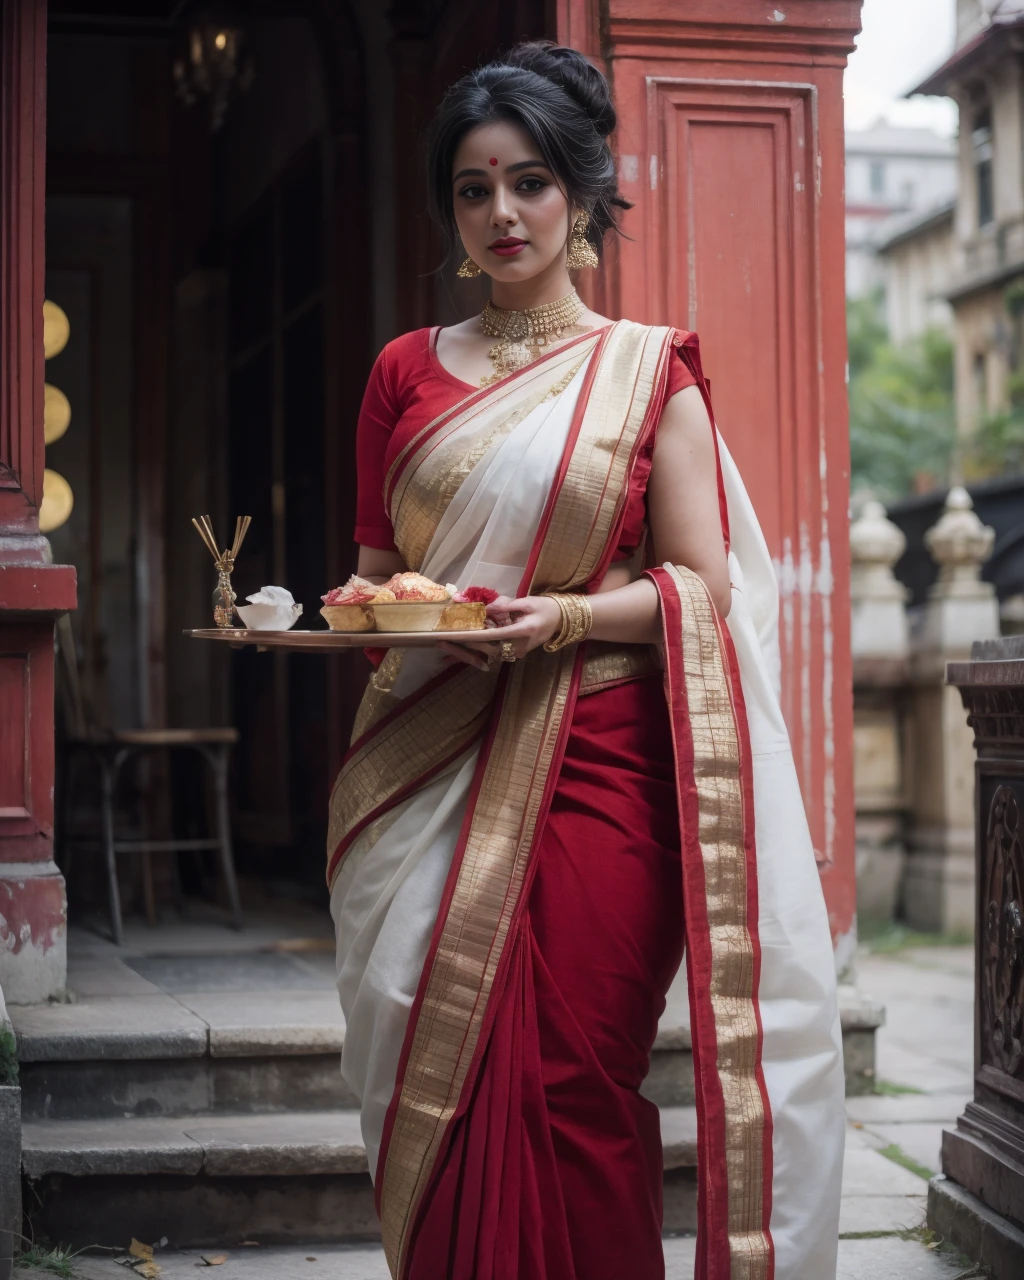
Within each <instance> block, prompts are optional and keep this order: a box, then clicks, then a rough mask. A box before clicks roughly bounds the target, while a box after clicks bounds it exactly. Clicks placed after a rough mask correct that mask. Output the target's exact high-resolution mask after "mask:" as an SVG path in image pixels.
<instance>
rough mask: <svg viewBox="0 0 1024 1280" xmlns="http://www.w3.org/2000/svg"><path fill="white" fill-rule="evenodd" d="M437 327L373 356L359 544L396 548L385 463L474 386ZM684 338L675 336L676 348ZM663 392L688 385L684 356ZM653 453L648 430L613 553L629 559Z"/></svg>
mask: <svg viewBox="0 0 1024 1280" xmlns="http://www.w3.org/2000/svg"><path fill="white" fill-rule="evenodd" d="M437 334H438V328H433V329H414V330H413V331H412V332H411V333H404V334H402V336H401V337H400V338H395V340H394V341H393V342H389V343H388V345H387V346H386V347H385V348H384V350H383V351H382V352H381V353H380V355H379V356H378V357H377V360H376V363H375V364H374V366H373V369H372V371H371V373H370V379H369V381H368V382H367V384H366V394H365V395H364V396H363V406H362V409H361V410H360V413H359V423H358V426H357V428H356V472H357V481H358V484H357V500H356V529H355V540H356V542H358V543H359V544H360V545H361V546H364V547H375V548H377V550H379V551H397V550H398V548H397V547H396V546H395V534H394V530H393V529H392V527H391V520H390V517H389V516H388V513H387V508H386V507H385V505H384V477H385V476H386V475H387V472H388V468H389V467H390V466H391V463H392V462H393V461H394V459H395V458H396V457H397V455H398V453H399V452H400V451H401V450H402V449H403V448H404V447H405V445H406V444H407V443H408V441H409V440H410V439H411V438H412V437H413V436H414V435H415V434H416V432H417V431H419V430H421V428H423V427H425V426H426V424H427V423H428V422H432V421H433V419H434V418H436V417H437V416H438V415H439V414H442V413H444V412H445V410H446V409H450V408H452V407H453V406H454V405H455V404H457V403H458V402H459V401H460V400H461V399H462V398H463V397H464V396H466V395H467V394H468V393H469V392H470V391H476V390H477V388H476V387H473V386H471V385H470V384H469V383H468V382H462V381H461V380H460V379H459V378H456V377H455V376H454V374H451V373H449V372H448V370H447V369H446V368H445V367H444V365H442V364H441V362H440V360H438V358H437ZM681 342H682V339H681V337H679V336H677V337H676V339H675V347H676V351H677V354H681V353H680V352H679V347H680V344H681ZM668 376H669V384H668V395H669V396H672V395H675V393H676V392H677V391H682V390H683V388H684V387H690V386H693V385H694V377H693V375H692V374H691V373H690V370H689V369H688V368H687V366H686V365H685V363H684V362H683V360H682V359H678V360H673V361H672V363H671V364H670V366H669V375H668ZM653 453H654V434H653V433H652V434H651V438H650V439H649V440H648V441H647V443H646V444H645V445H644V448H643V450H642V452H641V454H640V456H639V458H638V459H637V462H636V465H635V466H634V468H633V477H632V481H631V483H630V490H629V496H628V498H627V501H626V515H625V520H624V522H623V526H622V534H621V536H620V538H619V545H618V547H617V548H616V551H615V555H614V557H613V559H615V560H628V559H629V558H630V557H631V556H632V555H633V553H634V552H635V551H636V549H637V547H638V546H639V545H640V539H641V537H642V534H643V527H644V521H645V519H646V514H647V508H646V497H645V495H646V491H647V477H648V476H649V474H650V471H651V459H652V456H653Z"/></svg>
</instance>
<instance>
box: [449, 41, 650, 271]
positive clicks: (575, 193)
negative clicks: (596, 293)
mask: <svg viewBox="0 0 1024 1280" xmlns="http://www.w3.org/2000/svg"><path fill="white" fill-rule="evenodd" d="M498 121H508V122H509V123H511V124H518V125H521V126H522V127H523V128H524V129H525V130H526V131H527V133H529V134H530V135H531V137H532V138H533V139H534V140H535V141H536V143H537V145H538V146H539V147H540V150H541V154H542V156H543V158H544V161H545V163H546V164H547V165H548V166H549V167H550V169H551V172H552V173H553V174H554V175H555V178H556V179H557V180H558V182H559V184H560V185H561V186H562V188H563V189H564V191H565V194H566V196H567V197H568V200H569V203H570V204H571V205H572V206H573V207H575V208H577V209H582V210H585V211H586V213H587V214H588V215H589V217H590V222H589V225H588V227H587V231H586V236H587V239H588V240H589V241H590V243H591V245H593V247H594V249H595V250H596V251H597V252H598V253H600V252H601V245H602V242H603V241H604V237H605V233H606V232H608V231H609V230H612V231H618V229H619V228H618V224H617V221H616V210H617V209H629V208H630V207H631V206H630V204H629V201H628V200H624V199H623V198H622V196H620V195H619V190H618V183H617V181H616V177H615V161H614V160H613V158H612V153H611V148H610V147H609V146H608V135H609V134H610V133H611V132H612V130H613V129H614V128H615V108H614V107H613V106H612V99H611V92H610V90H609V88H608V81H607V80H606V79H605V78H604V76H603V75H602V74H601V72H600V71H598V69H597V68H596V67H594V66H592V65H591V64H590V63H589V62H588V61H587V60H586V58H584V56H583V55H582V54H581V53H577V52H576V50H575V49H567V48H565V47H563V46H562V45H556V44H553V43H552V42H551V41H549V40H534V41H527V42H524V43H523V44H518V45H516V46H515V48H514V49H510V50H509V52H508V53H507V54H505V56H504V57H503V58H502V59H501V60H500V61H499V62H489V63H488V64H487V65H486V66H484V67H479V68H477V70H476V71H471V72H470V73H469V75H466V76H463V77H462V79H461V80H458V81H456V83H455V84H453V85H452V86H451V88H450V89H449V90H448V92H447V93H446V94H445V96H444V98H443V99H442V101H441V105H440V106H439V107H438V109H437V114H436V116H435V117H434V122H433V125H432V126H431V130H430V136H429V142H428V149H427V182H428V188H429V192H430V211H431V213H432V215H433V217H434V219H435V220H436V221H437V222H438V223H439V224H440V226H441V229H442V230H443V231H444V233H445V236H446V238H447V241H448V248H449V250H450V249H451V247H452V245H453V244H454V243H455V240H456V237H457V229H456V225H455V211H454V207H453V203H452V166H453V162H454V159H455V152H456V150H457V149H458V146H459V143H460V142H461V141H462V139H463V138H464V137H465V135H466V134H467V133H469V131H470V130H471V129H475V128H477V127H478V126H479V125H483V124H494V123H496V122H498Z"/></svg>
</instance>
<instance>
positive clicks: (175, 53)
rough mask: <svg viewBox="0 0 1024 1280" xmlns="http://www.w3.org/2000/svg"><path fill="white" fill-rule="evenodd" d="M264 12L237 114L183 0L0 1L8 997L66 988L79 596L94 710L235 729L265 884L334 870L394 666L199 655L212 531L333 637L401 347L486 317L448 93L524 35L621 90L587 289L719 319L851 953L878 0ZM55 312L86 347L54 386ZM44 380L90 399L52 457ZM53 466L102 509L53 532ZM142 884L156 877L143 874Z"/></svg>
mask: <svg viewBox="0 0 1024 1280" xmlns="http://www.w3.org/2000/svg"><path fill="white" fill-rule="evenodd" d="M236 14H237V22H238V24H239V26H240V28H241V31H242V34H243V35H244V37H245V47H246V49H247V51H248V54H249V55H250V56H251V59H252V63H253V69H254V76H253V79H252V83H251V85H250V87H249V88H248V89H247V90H245V91H244V92H237V93H236V92H234V91H232V93H231V95H230V96H229V98H228V102H227V109H226V112H225V113H224V116H223V119H222V120H217V119H216V118H215V117H211V105H212V104H211V103H210V102H209V101H208V100H206V99H203V98H202V96H201V95H200V101H198V102H196V103H194V104H193V105H191V106H190V105H188V104H187V103H186V102H185V101H183V100H182V98H181V97H180V96H179V95H178V94H177V93H176V91H175V72H174V66H175V62H176V61H177V60H178V59H179V58H181V57H182V56H183V54H184V53H187V49H188V44H187V41H188V38H189V33H188V31H187V30H185V29H183V28H182V26H181V22H180V19H179V6H178V5H177V4H174V3H171V2H170V0H167V2H166V3H160V2H159V0H152V2H151V3H146V4H140V3H127V0H96V3H95V5H94V6H89V5H83V4H81V3H73V4H72V3H62V0H53V3H52V4H51V5H50V6H49V12H48V11H47V6H46V4H45V3H44V0H5V3H4V5H3V27H2V45H0V59H2V65H0V82H2V86H3V99H2V114H0V132H2V164H3V167H2V174H3V189H2V206H0V221H2V229H3V243H4V245H5V253H4V255H3V258H2V260H0V272H2V280H0V387H2V394H0V725H2V726H3V729H2V731H0V917H2V918H0V986H2V987H3V989H4V990H5V992H6V993H7V994H8V998H9V999H13V1000H15V1001H19V1002H25V1001H31V1000H40V999H47V998H51V997H53V996H58V995H59V994H60V992H61V989H62V986H63V968H62V965H63V961H62V955H63V951H62V948H63V938H64V928H65V893H64V881H63V877H62V875H61V872H60V870H59V869H58V861H59V857H60V850H59V848H58V849H57V850H55V846H54V733H55V698H54V662H53V639H54V619H55V618H56V617H58V616H60V615H62V614H66V613H67V612H68V611H69V610H73V609H74V607H75V605H76V576H77V584H78V585H77V590H78V601H79V608H78V611H77V612H76V613H74V614H73V620H72V631H73V638H74V645H73V655H72V662H73V663H74V665H76V666H77V668H78V673H79V676H80V682H81V687H82V690H83V694H84V698H83V702H84V703H85V705H86V711H87V713H88V715H89V716H90V717H91V719H92V722H93V724H94V725H95V726H96V727H98V728H102V727H103V726H104V725H106V726H108V727H114V726H116V727H125V728H130V727H143V728H148V727H160V726H177V727H181V726H188V725H207V724H212V725H217V724H227V723H231V724H234V725H236V726H237V727H238V729H239V730H240V733H241V743H240V747H239V753H238V759H237V769H236V777H235V788H234V790H235V809H236V811H235V815H234V818H235V831H236V836H237V841H238V852H239V858H240V860H241V861H242V863H243V870H246V871H248V872H249V873H251V874H254V875H267V876H273V875H279V874H280V869H281V868H282V867H287V868H288V870H289V871H290V872H292V873H294V874H296V875H299V876H306V877H313V876H315V875H318V874H320V866H321V859H322V853H323V846H322V837H323V832H322V830H320V826H322V824H323V822H324V820H325V815H326V803H327V795H328V791H329V787H330V783H331V780H332V777H333V774H334V771H335V770H336V768H337V766H338V762H339V760H340V758H341V755H342V753H343V751H344V749H345V746H346V740H347V735H348V730H349V725H350V723H351V717H352V713H353V710H354V706H355V703H356V701H357V699H358V696H359V692H360V689H361V686H362V684H363V682H364V681H365V672H366V669H365V667H364V666H362V665H361V664H362V659H361V658H356V657H352V658H348V659H343V658H340V657H339V658H338V659H337V660H336V661H335V660H328V659H326V658H317V659H313V658H303V659H301V660H298V661H292V660H290V659H281V660H278V659H276V658H275V659H269V658H267V659H264V656H263V655H259V654H256V653H254V652H252V651H250V650H246V651H244V652H240V653H237V654H231V653H227V654H220V653H218V654H213V653H209V652H206V651H205V650H201V649H200V648H199V646H197V645H196V644H195V642H192V641H187V640H185V639H184V638H183V637H182V634H181V633H182V629H183V627H187V626H193V625H202V624H203V623H204V622H205V619H206V613H207V610H208V608H209V605H208V601H209V592H210V589H211V587H212V585H213V583H212V579H211V565H210V562H209V557H208V555H207V553H206V552H205V550H204V549H203V547H202V545H201V543H200V542H199V540H198V539H197V538H196V536H195V534H194V532H193V530H192V529H191V526H190V524H189V520H190V517H192V516H193V515H199V514H202V513H204V512H207V511H208V512H210V513H211V514H212V516H213V518H214V523H215V525H216V526H217V528H218V529H219V530H220V531H221V532H222V533H223V532H224V531H226V529H227V527H228V524H229V522H233V519H234V517H235V516H236V515H240V514H251V515H252V516H253V525H252V529H251V531H250V533H249V536H248V539H247V542H246V545H245V549H244V554H243V556H242V557H241V559H240V562H239V566H238V570H237V573H236V587H237V589H238V592H239V595H240V596H241V595H244V594H245V593H246V592H248V591H251V590H254V589H255V588H257V587H259V586H260V585H262V584H264V583H266V582H278V583H285V584H286V585H288V586H289V587H290V588H291V589H292V591H293V592H294V594H295V596H296V598H298V599H301V600H303V601H304V602H305V605H306V611H307V616H308V615H310V614H312V613H314V612H315V608H316V598H317V597H318V596H319V595H320V594H321V592H322V591H323V590H325V589H326V588H327V587H330V586H332V585H335V584H336V583H337V582H339V581H342V580H343V579H344V577H345V576H346V575H347V574H348V572H349V571H350V570H351V568H352V567H353V564H354V547H353V544H352V541H351V526H352V518H353V497H354V465H353V447H354V425H355V420H356V416H357V413H358V408H359V402H360V399H361V395H362V389H363V386H364V385H365V379H366V376H367V373H368V370H369V368H370V365H371V363H372V360H373V358H374V356H375V354H376V352H377V351H378V350H379V348H380V346H381V345H382V344H383V343H384V342H385V341H386V340H387V339H389V338H390V337H392V336H393V335H395V334H396V333H399V332H402V331H404V330H407V329H410V328H414V327H418V326H422V325H428V324H433V323H437V322H442V323H443V322H446V321H448V320H449V319H451V318H453V317H455V316H458V315H460V314H468V313H469V312H470V311H472V310H473V309H475V307H476V306H478V305H479V301H480V295H479V294H478V293H475V292H474V288H475V286H472V285H471V286H467V287H466V288H465V290H464V291H463V292H459V290H460V288H462V286H461V285H460V284H459V282H457V281H456V280H455V279H454V276H453V272H452V270H451V268H450V267H448V268H445V269H443V270H438V265H439V263H440V262H441V260H442V256H443V255H442V253H441V246H440V245H439V244H438V242H437V239H436V236H435V233H434V231H433V230H432V228H431V226H430V224H429V222H428V220H427V218H426V217H425V215H424V213H423V209H424V206H425V198H424V194H425V193H424V188H423V176H422V171H421V159H420V157H421V141H422V128H423V125H424V123H425V121H426V120H427V119H428V118H429V116H430V114H431V112H432V110H433V108H434V105H435V104H436V102H437V101H438V99H439V96H440V94H441V93H442V91H443V89H444V87H445V86H446V85H447V84H448V83H450V82H451V81H452V80H453V79H454V78H456V77H457V76H458V75H460V74H462V73H463V72H464V71H466V70H468V69H469V68H471V67H473V66H474V65H477V64H478V63H479V62H480V61H482V60H484V59H486V58H489V57H492V56H494V55H495V54H496V53H497V52H499V51H500V50H501V49H502V48H505V47H507V46H508V45H510V44H511V43H513V42H514V41H515V40H517V39H520V38H523V37H549V38H553V39H556V40H558V41H561V42H563V43H568V44H571V45H573V46H575V47H576V48H579V49H580V50H582V51H583V52H585V53H586V54H587V55H588V56H590V57H592V58H593V59H594V60H595V62H597V63H598V64H599V65H601V66H602V67H603V68H604V69H605V70H607V71H608V73H609V74H610V76H611V79H612V83H613V88H614V94H615V102H616V107H617V110H618V113H619V127H618V130H617V132H616V135H615V139H614V141H615V146H616V152H617V157H618V164H619V173H620V180H621V186H622V190H623V193H624V194H625V196H626V197H627V198H628V199H629V200H630V201H631V202H632V204H633V208H632V209H631V211H630V212H629V214H628V215H627V218H628V221H627V225H626V230H627V232H628V234H629V237H630V238H628V239H625V240H624V241H622V243H621V244H620V245H619V246H618V247H616V248H615V249H614V250H613V251H612V252H611V253H610V254H609V255H608V258H607V260H606V262H605V264H604V265H603V267H602V268H601V270H600V272H597V273H594V275H593V276H592V277H591V279H590V280H589V281H588V282H587V284H586V286H585V287H586V290H587V294H588V300H590V301H592V302H593V304H594V305H596V306H597V307H598V308H600V309H603V310H605V311H606V312H607V313H608V314H609V315H612V316H622V315H625V316H630V317H632V318H634V319H637V320H641V321H645V322H649V323H658V324H661V323H671V324H676V325H679V326H682V327H685V328H698V329H699V330H700V332H701V336H702V340H703V345H704V353H705V354H704V363H705V368H706V369H707V371H708V372H709V374H710V376H711V379H712V381H713V383H714V385H715V393H716V407H717V412H718V415H719V420H720V423H721V425H722V428H723V430H724V432H725V434H726V436H727V438H728V439H729V442H730V446H731V448H732V449H733V452H734V453H735V454H736V456H737V459H738V461H739V464H740V467H741V468H742V469H744V470H745V471H746V472H747V473H748V474H756V475H757V476H758V483H757V484H756V485H755V486H753V492H754V495H755V502H756V505H757V507H758V513H759V516H760V518H761V521H762V524H763V526H764V528H765V531H766V535H767V537H768V540H769V544H770V546H771V549H772V552H773V555H774V556H775V558H776V562H777V565H778V568H779V575H780V584H781V588H782V598H783V605H782V645H783V651H782V674H783V688H784V709H785V712H786V715H787V719H788V723H789V726H790V730H791V733H792V736H793V739H794V746H795V755H796V759H797V764H798V768H799V769H800V772H801V781H802V785H803V789H804V795H805V799H806V803H807V807H808V812H809V816H810V821H811V828H812V833H813V837H814V841H815V844H816V847H817V848H818V849H819V850H820V852H821V853H822V855H823V857H824V858H826V859H828V860H830V861H831V863H832V866H831V869H830V870H828V871H827V872H826V873H825V886H826V894H827V897H828V901H829V907H830V911H831V916H832V925H833V931H834V934H835V937H836V941H837V955H838V957H839V962H840V964H841V965H842V964H843V963H844V962H845V961H846V960H848V958H849V955H850V951H851V948H852V945H853V941H854V902H855V883H854V871H853V793H852V785H851V760H850V747H849V743H850V740H851V706H850V658H849V592H848V554H847V520H846V510H847V496H848V494H847V491H848V455H847V439H846V393H845V380H844V368H845V359H846V350H845V325H844V287H843V260H844V234H843V232H844V227H843V194H842V192H843V118H842V74H843V68H844V66H845V62H846V58H847V56H848V54H849V53H850V51H851V50H852V47H853V44H852V41H853V36H854V35H855V34H856V32H857V29H858V26H859V16H860V4H859V0H792V3H789V4H787V5H786V6H785V12H783V11H782V10H781V9H772V8H771V7H769V8H767V9H765V7H764V6H763V5H761V4H759V3H755V0H724V2H723V0H693V3H689V4H687V5H686V6H685V7H681V6H679V5H676V4H669V3H666V0H610V3H609V2H608V0H603V2H602V3H598V0H557V2H556V3H547V2H543V0H517V2H515V3H512V4H498V3H491V0H474V3H472V4H468V3H465V2H464V0H402V2H401V3H395V4H392V5H391V6H390V7H389V8H387V9H386V10H385V8H384V7H383V6H381V5H379V4H374V3H369V0H290V2H289V3H283V2H282V3H275V2H274V0H259V2H258V3H257V2H256V0H253V2H252V3H249V4H241V5H239V6H237V9H236ZM47 70H48V72H49V85H48V84H47ZM244 78H245V77H242V76H240V79H244ZM186 96H187V95H186ZM211 125H215V126H216V127H213V128H211ZM752 190H756V191H757V192H759V193H762V195H761V196H759V198H758V199H757V200H751V198H750V195H751V191H752ZM44 298H50V299H51V300H53V301H56V302H58V303H59V304H60V305H61V307H62V309H63V311H64V312H65V313H66V314H67V316H68V318H69V320H70V325H71V338H70V340H69V341H68V343H67V346H66V348H65V349H64V351H63V352H62V353H61V354H60V355H58V356H55V357H54V359H53V361H52V362H51V363H50V364H49V365H47V366H46V368H45V369H44V365H43V329H42V326H43V302H44ZM740 371H741V372H740ZM44 382H45V383H48V384H50V385H52V386H56V387H58V388H59V389H60V390H61V391H62V393H64V395H65V396H66V398H67V400H68V401H69V403H70V405H71V407H72V417H71V425H70V426H69V427H68V428H67V430H66V431H65V433H64V434H63V436H61V437H60V439H57V440H55V441H53V442H52V443H51V445H50V446H49V447H48V448H46V446H45V441H44V432H43V422H44V400H45V392H44ZM65 425H66V424H65ZM44 465H45V468H46V469H48V470H49V471H50V472H51V473H57V474H58V475H60V476H62V477H63V479H64V481H65V482H66V483H67V485H68V487H69V489H70V490H71V491H72V492H73V494H74V504H75V505H74V509H73V511H72V513H71V515H70V517H69V518H68V519H67V520H66V522H65V523H64V524H62V525H61V526H60V527H59V528H56V529H54V531H53V533H52V536H51V541H50V543H48V542H47V539H46V538H44V537H43V536H42V535H41V534H40V530H39V514H40V508H41V504H42V502H43V498H44ZM51 543H52V551H51ZM55 561H56V563H54V562H55ZM76 571H77V574H76ZM210 648H213V646H210ZM62 710H63V695H62V694H61V693H60V691H58V698H57V703H56V711H57V714H58V720H59V719H60V715H61V714H62ZM159 782H160V780H159V779H156V781H155V782H154V786H156V785H157V783H159ZM179 783H181V780H180V779H178V780H176V779H175V778H173V777H172V778H171V779H170V781H169V782H168V780H167V779H164V782H163V787H164V793H165V795H169V801H167V802H166V803H168V804H169V807H170V810H171V813H170V817H168V816H167V815H166V813H165V815H164V820H165V821H170V822H173V821H175V819H176V817H177V816H178V815H179V813H180V812H182V811H183V810H184V807H185V804H186V801H185V800H184V799H183V798H182V797H183V794H185V793H187V790H188V788H187V779H186V780H185V783H184V784H181V785H184V786H185V792H182V791H181V790H180V789H179V790H175V786H176V785H178V784H179ZM168 788H169V790H168ZM144 799H145V797H144ZM150 799H151V800H152V802H153V806H155V808H156V809H157V811H158V812H157V818H158V819H159V808H160V805H159V803H158V800H159V797H156V799H154V798H153V797H150ZM55 852H56V855H57V861H55ZM122 874H123V875H124V877H125V879H126V882H128V883H126V889H127V888H130V882H131V880H132V877H133V876H134V875H135V871H134V869H133V868H131V867H127V866H126V867H124V868H122ZM88 879H89V876H88V872H87V871H81V872H78V873H77V874H76V883H77V884H78V885H79V886H81V885H82V884H83V883H87V881H88Z"/></svg>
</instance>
